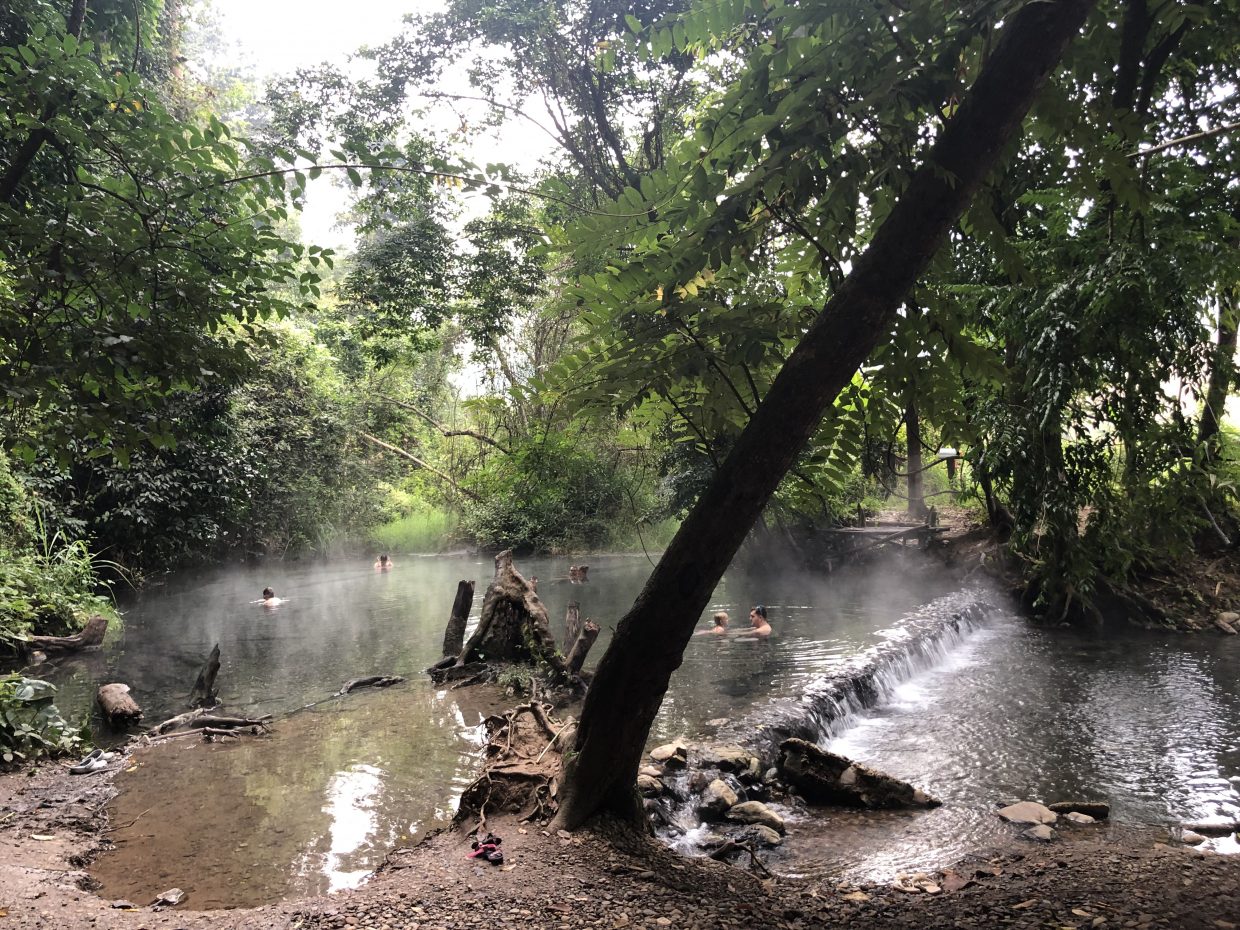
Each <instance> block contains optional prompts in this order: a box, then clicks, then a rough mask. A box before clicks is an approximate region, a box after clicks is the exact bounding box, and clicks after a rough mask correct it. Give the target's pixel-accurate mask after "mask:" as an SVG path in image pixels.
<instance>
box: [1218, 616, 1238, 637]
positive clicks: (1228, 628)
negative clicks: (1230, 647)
mask: <svg viewBox="0 0 1240 930" xmlns="http://www.w3.org/2000/svg"><path fill="white" fill-rule="evenodd" d="M1223 616H1224V615H1223V614H1220V615H1219V616H1217V617H1215V618H1214V625H1215V626H1216V627H1218V628H1219V629H1220V630H1222V631H1223V632H1224V633H1226V634H1227V635H1228V636H1235V635H1236V630H1235V628H1234V627H1233V626H1232V625H1231V624H1230V623H1228V622H1227V621H1226V620H1224V619H1223Z"/></svg>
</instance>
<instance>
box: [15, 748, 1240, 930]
mask: <svg viewBox="0 0 1240 930" xmlns="http://www.w3.org/2000/svg"><path fill="white" fill-rule="evenodd" d="M127 762H128V760H126V759H121V760H118V761H117V762H116V763H115V764H114V765H113V767H112V769H111V770H110V771H108V772H103V773H100V774H98V775H94V776H71V775H69V774H68V773H67V772H66V771H65V770H64V768H63V767H61V766H55V765H46V764H45V765H42V766H40V767H38V768H35V769H29V770H26V771H24V772H15V773H8V774H4V775H0V820H2V822H0V850H2V852H0V915H3V917H4V926H6V927H9V928H21V930H28V928H29V930H33V928H39V930H49V928H53V927H55V928H65V930H76V928H82V930H85V928H93V930H143V928H145V930H153V928H163V927H169V928H172V927H176V928H186V930H196V928H206V927H211V928H216V930H255V928H271V930H294V928H297V930H310V928H325V930H337V928H339V930H348V928H359V930H365V928H372V930H395V928H420V930H429V928H435V927H442V928H451V930H464V928H474V927H479V928H483V927H485V928H489V930H493V928H495V927H497V926H498V927H503V926H514V927H524V926H542V927H556V928H575V927H605V928H614V930H619V928H628V927H631V928H633V930H638V928H649V930H656V928H659V927H665V926H676V927H704V928H705V927H723V926H731V927H750V926H753V927H757V926H761V927H763V928H788V930H793V928H803V927H816V926H854V925H859V924H863V925H864V926H866V927H869V928H875V930H888V928H889V930H914V928H937V927H955V928H965V930H972V928H977V930H983V928H987V930H989V928H993V927H997V926H1006V927H1015V928H1030V930H1032V928H1040V927H1049V926H1054V927H1074V928H1082V930H1083V928H1085V927H1120V928H1147V927H1148V928H1153V927H1168V928H1172V927H1174V928H1187V930H1196V928H1202V930H1234V928H1237V927H1240V904H1237V901H1240V857H1226V856H1218V855H1213V854H1209V853H1198V852H1195V851H1193V850H1191V849H1186V848H1180V847H1173V846H1169V845H1167V844H1165V843H1164V842H1162V841H1161V840H1162V839H1164V837H1163V836H1160V835H1159V834H1158V833H1157V832H1156V831H1122V830H1116V829H1113V830H1112V831H1111V832H1110V833H1106V834H1099V833H1096V832H1092V831H1089V830H1082V831H1079V832H1076V833H1073V832H1069V831H1064V832H1063V833H1062V834H1061V837H1062V838H1061V839H1060V840H1057V841H1056V842H1054V843H1051V844H1045V845H1043V844H1034V843H1031V842H1030V841H1026V840H1020V839H1017V838H1015V831H1013V838H1012V839H1011V840H1010V842H1007V843H1004V844H1001V845H1000V846H999V847H997V848H995V849H991V850H987V851H984V852H979V853H977V854H975V855H972V856H970V857H968V858H967V859H965V860H964V861H962V862H960V863H958V864H957V865H955V866H954V867H953V868H951V869H949V870H947V871H946V872H945V873H944V872H939V873H933V874H932V877H933V878H934V879H935V880H936V882H937V884H938V886H939V887H940V888H941V889H942V891H940V893H938V894H927V893H916V894H910V893H907V892H902V891H899V890H896V889H895V888H894V887H892V886H891V885H888V884H851V883H850V884H844V885H840V884H837V883H835V882H833V881H805V880H796V879H788V878H774V879H768V880H765V881H764V880H760V879H759V878H758V877H756V876H754V875H753V874H751V873H749V872H748V871H745V870H744V869H742V868H738V867H734V866H731V865H726V864H723V863H719V862H714V861H712V860H709V859H687V858H684V857H681V856H678V855H676V854H675V853H674V852H672V851H671V850H669V849H667V848H666V847H664V846H663V845H661V844H659V843H657V842H655V841H654V840H651V839H648V838H646V837H641V836H635V835H633V834H632V833H630V832H628V831H625V830H621V829H618V828H616V827H615V826H614V825H610V824H606V823H604V824H601V825H598V826H596V827H594V828H591V829H585V830H581V831H578V832H577V833H575V834H573V835H558V834H549V833H547V832H545V831H540V830H539V829H537V828H535V827H534V826H532V825H521V824H517V823H515V822H512V821H501V820H495V821H492V823H491V824H490V827H491V828H492V829H493V830H494V831H495V832H496V833H498V834H500V835H501V836H503V838H504V843H503V848H504V851H505V864H504V865H503V866H499V867H497V866H493V865H489V864H486V863H482V862H480V861H478V860H474V859H470V858H468V853H469V845H468V838H467V837H465V836H464V835H462V834H460V833H455V832H450V831H445V832H441V833H437V834H434V835H432V836H430V837H428V838H427V839H426V840H425V841H424V842H422V843H420V844H419V845H417V846H416V847H413V848H402V849H397V850H395V851H394V852H392V853H391V854H390V855H389V856H388V859H387V862H386V863H385V865H384V866H383V867H382V868H381V869H380V871H379V873H378V874H376V875H375V876H374V877H373V878H372V879H371V880H370V881H369V882H367V883H366V884H365V885H363V886H362V887H360V888H358V889H356V890H353V891H348V892H341V893H337V894H332V895H320V896H316V897H312V898H308V899H303V900H295V901H288V902H283V903H279V904H272V905H266V906H261V907H256V908H243V909H235V910H227V911H196V910H194V909H193V908H194V902H193V900H192V899H190V900H187V901H186V902H185V903H184V904H182V905H180V906H179V907H176V908H169V909H164V910H154V909H152V908H150V907H148V906H146V905H149V904H150V902H146V901H141V902H133V904H135V905H142V906H140V907H137V908H134V909H128V908H124V907H117V906H115V905H116V903H117V902H112V901H107V900H104V899H102V898H99V897H97V896H96V895H95V894H94V893H93V892H92V891H91V890H90V887H89V886H90V877H89V875H88V873H86V872H85V871H84V869H83V867H84V866H85V865H86V864H87V863H88V862H89V860H90V859H91V858H92V857H93V856H94V855H96V854H97V853H98V852H99V851H100V850H101V849H102V848H103V846H104V845H106V843H107V837H108V835H109V832H108V831H109V830H110V829H111V825H109V824H108V823H107V820H106V814H105V813H104V807H105V805H106V801H107V799H108V797H109V796H110V794H111V791H112V777H113V775H114V773H115V772H116V771H118V770H120V769H121V768H122V767H123V766H125V765H126V764H127ZM522 831H524V832H522ZM253 839H255V840H256V841H257V840H259V839H261V838H253Z"/></svg>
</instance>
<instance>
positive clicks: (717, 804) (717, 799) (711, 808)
mask: <svg viewBox="0 0 1240 930" xmlns="http://www.w3.org/2000/svg"><path fill="white" fill-rule="evenodd" d="M739 801H740V798H738V797H737V796H736V792H735V791H733V790H732V789H731V788H730V787H728V784H727V783H726V782H725V781H723V780H722V779H720V778H716V779H715V780H714V781H712V782H711V783H710V784H709V785H707V786H706V790H705V791H703V792H702V797H701V799H700V800H699V801H698V813H699V814H701V815H702V816H703V817H705V818H707V819H715V820H717V819H719V818H721V817H722V816H723V815H724V814H726V813H727V812H728V811H729V810H730V809H732V808H733V807H735V806H736V804H737V803H738V802H739Z"/></svg>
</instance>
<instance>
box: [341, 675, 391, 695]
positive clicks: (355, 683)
mask: <svg viewBox="0 0 1240 930" xmlns="http://www.w3.org/2000/svg"><path fill="white" fill-rule="evenodd" d="M404 680H405V679H403V678H402V677H401V676H399V675H370V676H368V677H366V678H351V679H349V680H348V681H346V682H345V683H344V684H343V685H341V686H340V690H339V691H337V692H336V693H337V694H348V693H349V692H350V691H356V690H357V689H358V688H388V687H391V686H392V685H398V684H400V683H401V682H402V681H404Z"/></svg>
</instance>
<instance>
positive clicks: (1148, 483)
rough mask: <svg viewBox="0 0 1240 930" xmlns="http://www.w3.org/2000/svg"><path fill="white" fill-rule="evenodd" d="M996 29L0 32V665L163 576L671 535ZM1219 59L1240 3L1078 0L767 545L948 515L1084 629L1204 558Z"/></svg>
mask: <svg viewBox="0 0 1240 930" xmlns="http://www.w3.org/2000/svg"><path fill="white" fill-rule="evenodd" d="M1021 6H1022V3H1021V2H1020V0H977V2H967V3H962V4H958V5H948V6H944V5H942V4H936V3H929V2H915V3H911V4H895V3H889V2H885V0H883V2H878V3H873V2H870V0H866V2H854V0H829V2H828V0H809V2H807V0H774V2H771V0H766V2H756V0H722V2H721V0H702V2H699V0H650V2H643V3H638V4H636V5H633V4H618V3H615V2H612V0H597V2H595V0H555V2H550V3H542V2H540V3H534V2H526V0H514V2H512V3H507V4H502V5H498V6H495V5H486V4H479V3H476V2H474V0H450V2H449V3H447V4H446V6H445V7H444V9H443V10H442V11H441V12H438V13H434V14H429V15H414V16H411V17H410V18H409V19H408V20H407V24H406V26H405V32H404V33H403V34H401V35H399V36H394V37H393V38H392V41H391V42H390V43H388V44H384V45H379V46H375V47H371V48H369V49H366V50H363V51H362V52H361V53H359V54H360V56H361V58H362V60H364V61H365V62H367V64H368V65H369V67H368V68H367V69H364V71H365V73H366V74H368V75H369V76H368V77H365V78H361V79H358V78H355V77H353V76H351V74H352V72H348V73H346V71H345V70H344V69H342V68H341V67H339V66H336V65H331V64H325V65H324V66H322V67H320V68H314V69H307V70H304V71H300V72H298V73H295V74H290V75H285V76H283V77H281V78H278V79H276V80H274V81H272V82H270V84H269V85H268V86H267V87H266V88H265V90H264V89H262V88H258V87H256V86H247V84H246V82H245V81H244V80H243V79H239V77H238V75H237V74H236V73H235V72H233V71H231V70H229V69H227V68H222V67H221V66H220V65H219V63H218V61H217V60H216V58H215V57H213V53H212V50H211V49H210V48H209V30H205V31H204V30H202V29H201V28H200V24H199V23H198V19H197V17H198V14H199V13H200V12H201V11H200V10H199V9H198V8H197V6H196V4H195V3H194V2H192V0H140V2H138V3H136V4H121V3H112V2H107V0H17V2H15V3H13V4H10V5H9V6H7V7H6V8H5V10H4V11H3V12H2V13H0V95H2V96H3V99H4V101H5V103H6V107H5V109H4V112H3V113H2V114H0V228H2V229H3V236H0V380H2V383H3V387H4V392H3V398H2V403H3V407H2V408H0V424H2V428H0V437H2V439H3V447H4V459H3V460H0V465H2V466H3V469H2V470H0V478H2V479H3V480H0V498H2V500H0V510H2V511H3V513H2V514H0V516H2V517H3V521H4V524H5V526H4V531H3V535H4V538H5V540H6V541H5V543H4V544H3V551H2V552H0V565H2V568H0V571H2V572H3V573H4V581H3V584H0V637H4V638H5V639H7V640H9V641H12V640H15V639H17V638H19V637H20V636H21V635H22V634H23V633H25V632H28V631H29V630H31V629H34V628H38V629H41V630H59V629H65V628H68V627H71V626H73V624H74V622H75V621H77V620H80V619H81V618H82V617H84V616H85V615H86V614H87V613H89V612H91V611H95V610H100V609H103V606H102V604H103V603H106V601H101V596H102V595H106V592H105V591H104V590H103V589H102V588H100V586H99V585H100V579H102V578H110V579H112V580H114V581H116V580H120V579H124V580H125V581H127V582H134V581H137V582H140V581H141V579H142V577H143V576H144V575H147V574H151V573H157V572H161V571H165V570H168V569H170V568H172V567H173V566H180V565H185V564H190V563H194V562H210V561H217V560H223V559H231V558H263V557H299V556H312V555H322V554H342V553H350V552H362V551H367V550H370V551H373V550H374V549H375V548H377V547H380V546H381V547H383V548H385V549H386V548H392V549H406V550H407V549H410V548H413V547H421V546H429V547H432V548H433V547H435V546H448V545H453V544H457V543H459V542H465V543H468V544H473V545H478V546H484V547H507V546H514V547H519V548H522V549H527V550H554V551H564V552H570V551H573V550H580V549H596V548H604V547H608V546H618V545H619V546H629V545H634V544H636V543H641V544H647V545H651V544H653V545H658V544H661V543H662V542H665V541H666V536H667V531H668V529H669V528H670V527H674V526H675V523H676V521H677V520H678V519H679V518H680V517H682V516H683V515H684V513H685V512H686V511H687V510H688V508H689V507H690V506H691V505H692V503H693V502H694V501H695V500H696V499H697V497H698V495H699V494H700V493H701V491H702V490H703V488H705V487H706V486H707V485H708V484H709V483H710V482H711V480H712V479H713V478H714V476H715V475H716V474H717V472H718V469H719V467H720V463H721V462H723V461H724V460H725V459H726V458H727V456H728V453H729V452H730V450H731V449H732V448H733V447H734V445H735V443H736V441H737V438H738V436H739V435H740V433H741V431H742V430H743V429H744V428H745V426H746V424H747V423H748V422H749V421H750V418H751V417H752V416H753V414H754V412H755V410H757V409H758V407H759V406H760V405H761V404H762V403H763V401H764V399H765V398H766V396H767V394H768V391H769V389H770V387H771V384H772V382H773V380H774V379H775V377H776V375H777V374H778V372H779V371H780V369H781V366H782V365H783V363H784V361H785V360H786V359H787V357H788V355H789V354H790V352H791V351H792V350H793V349H794V347H795V346H796V345H797V343H798V342H799V341H800V340H801V339H802V337H803V336H804V334H805V332H806V330H807V328H808V326H809V324H810V321H811V320H812V319H814V317H815V316H816V315H817V313H818V311H819V310H820V309H821V308H822V306H823V305H824V303H825V302H826V301H827V300H829V299H830V298H831V297H832V295H833V294H835V293H836V292H837V290H838V289H839V288H840V287H841V284H842V282H843V281H844V280H845V278H846V276H847V274H848V273H849V271H850V269H852V268H853V267H854V265H855V263H856V262H857V260H858V258H859V256H861V255H862V253H863V252H864V250H865V248H866V246H867V245H868V244H869V243H870V242H871V240H872V238H873V236H874V234H875V231H876V230H877V229H878V227H879V226H880V225H881V224H882V222H883V220H884V219H885V218H886V217H887V216H888V215H889V214H890V213H891V211H892V209H893V207H894V205H895V204H896V203H897V201H898V200H899V198H900V197H901V195H902V194H903V193H904V192H905V190H906V189H907V187H908V185H909V183H910V179H911V178H912V176H913V172H914V169H915V167H916V165H917V164H918V160H919V158H920V157H921V156H922V155H923V154H924V153H925V151H926V150H927V149H928V147H929V146H930V145H932V144H933V143H934V141H935V140H936V139H937V138H938V137H939V136H940V135H941V134H942V132H943V131H944V128H945V127H946V126H948V125H950V123H951V121H952V119H953V118H954V117H955V115H956V113H957V110H958V108H959V106H960V104H961V101H962V100H963V99H964V97H965V95H966V90H967V88H968V87H969V85H970V84H971V82H972V81H973V80H974V78H975V77H976V76H977V74H978V73H979V71H980V69H981V68H982V67H983V66H984V65H985V63H986V62H987V60H988V56H990V55H991V53H992V51H993V50H994V48H995V47H996V41H997V39H996V37H997V36H1000V35H1001V34H1002V24H1003V23H1004V22H1005V21H1006V20H1007V19H1009V18H1010V17H1011V16H1012V15H1013V14H1014V12H1015V11H1016V10H1018V9H1019V8H1020V7H1021ZM1238 61H1240V8H1238V7H1237V3H1236V2H1235V0H1204V2H1197V0H1191V2H1183V0H1167V2H1163V3H1152V2H1150V0H1106V2H1101V3H1099V4H1097V5H1096V6H1095V7H1094V8H1093V11H1092V13H1091V14H1090V17H1089V20H1088V23H1087V25H1086V27H1085V38H1084V39H1083V40H1082V41H1081V42H1078V43H1077V44H1075V45H1074V46H1073V47H1072V49H1071V51H1070V52H1069V53H1068V55H1067V57H1066V58H1065V59H1064V60H1063V62H1062V63H1061V64H1060V66H1059V68H1058V69H1057V71H1056V72H1055V75H1054V77H1053V79H1052V80H1051V82H1050V84H1049V85H1048V86H1047V87H1046V88H1045V89H1044V90H1043V91H1042V93H1041V94H1040V95H1039V97H1038V100H1037V103H1036V104H1035V107H1034V110H1033V113H1032V114H1031V115H1030V116H1029V118H1028V119H1027V120H1026V121H1025V132H1024V134H1023V136H1022V137H1021V138H1020V140H1019V141H1018V142H1016V143H1013V144H1012V145H1010V146H1009V147H1008V148H1007V149H1006V150H1005V151H1004V152H1003V153H1002V155H1001V157H1000V158H999V161H998V165H997V167H996V168H995V169H994V170H993V171H992V172H991V173H990V177H989V179H988V181H987V183H986V185H985V188H984V190H983V192H982V194H981V195H980V196H979V197H978V198H977V199H976V200H975V202H974V203H973V204H972V206H971V208H970V209H969V210H968V212H967V214H966V216H965V217H964V219H963V220H962V221H961V222H960V223H959V224H957V225H956V226H955V229H954V231H953V233H952V235H951V236H950V238H949V241H948V242H947V244H946V246H945V247H944V248H942V249H941V250H940V251H939V253H938V257H937V259H936V260H935V262H934V263H933V265H932V266H931V268H930V271H929V272H928V273H927V274H925V275H924V276H923V277H922V278H921V279H920V281H919V283H918V284H917V285H916V286H915V287H914V288H913V290H912V291H911V292H910V293H908V295H907V297H906V299H905V301H904V304H903V307H902V308H901V310H900V312H899V314H898V316H897V319H896V322H895V324H894V325H893V326H891V327H890V328H889V330H888V331H886V332H885V334H884V336H883V338H882V339H880V340H879V343H878V345H877V346H876V347H875V348H874V350H873V351H872V352H871V354H870V357H869V358H868V359H867V361H866V362H865V363H864V364H863V365H862V366H860V367H859V368H858V369H857V370H856V371H855V373H854V374H853V376H852V378H851V382H850V383H849V385H848V386H847V387H846V388H845V390H844V391H843V392H842V393H841V394H840V395H839V397H838V398H837V400H836V401H835V403H834V405H833V407H832V408H831V410H830V411H829V413H828V415H827V416H826V418H825V419H824V420H823V422H822V423H821V425H820V427H819V428H818V430H817V431H816V432H815V434H814V435H813V437H812V438H811V440H810V442H809V443H808V445H807V446H806V447H805V448H804V450H803V451H802V453H801V455H800V456H799V458H798V460H797V462H796V464H795V466H794V467H793V468H792V469H791V471H790V472H789V473H788V475H787V476H786V477H785V478H784V480H783V482H782V484H781V485H780V488H779V490H778V492H777V493H776V495H775V497H774V498H773V499H772V501H771V503H770V504H769V505H768V506H767V508H766V510H765V512H764V514H763V516H762V518H761V520H760V522H759V526H758V530H757V532H759V533H760V534H761V535H760V539H761V540H762V545H764V546H766V545H769V544H770V540H771V539H772V538H773V534H778V536H779V538H780V539H781V540H784V541H786V542H788V543H789V544H791V545H794V546H796V547H800V548H801V550H802V553H803V555H804V556H805V557H806V558H807V559H812V558H813V557H814V550H813V547H812V545H809V544H808V543H809V542H810V541H812V538H813V530H814V529H815V528H817V527H822V526H826V525H832V524H838V523H841V522H847V521H850V520H853V519H855V518H856V516H857V514H858V511H859V510H861V511H867V510H868V511H874V510H877V509H880V508H884V507H886V508H896V509H906V508H907V509H908V510H909V511H910V512H911V513H914V514H915V515H922V514H924V512H925V511H926V509H927V508H928V507H929V506H930V505H931V504H939V505H942V504H944V503H947V502H949V501H951V500H956V501H957V502H959V503H962V504H963V505H965V506H967V507H974V508H975V509H976V510H977V511H978V514H979V518H980V519H986V520H989V521H991V522H992V523H993V524H994V525H995V526H996V527H997V528H999V529H1000V530H1001V531H1002V532H1003V533H1005V534H1007V535H1009V536H1010V540H1011V547H1012V551H1013V552H1014V553H1015V554H1016V555H1017V557H1018V558H1019V559H1020V560H1021V563H1022V565H1023V567H1024V572H1025V574H1026V576H1027V578H1028V582H1029V587H1028V597H1029V602H1030V604H1031V605H1032V606H1034V607H1035V608H1036V609H1038V610H1040V611H1043V612H1045V613H1047V614H1049V615H1051V616H1055V617H1069V616H1071V617H1081V616H1090V615H1092V614H1093V613H1095V611H1096V609H1097V605H1098V604H1099V603H1102V602H1103V601H1107V600H1108V599H1110V600H1113V599H1114V598H1115V597H1121V598H1125V597H1127V598H1131V586H1132V584H1133V582H1134V581H1135V580H1137V579H1138V578H1139V577H1140V576H1141V575H1142V574H1143V573H1146V572H1148V571H1150V570H1151V569H1152V568H1154V567H1163V566H1165V565H1166V564H1167V563H1168V562H1169V561H1172V560H1175V559H1177V558H1185V557H1189V556H1190V555H1191V554H1193V553H1195V552H1197V551H1199V550H1201V549H1202V547H1230V546H1231V545H1232V544H1233V542H1234V540H1235V539H1236V538H1237V534H1238V533H1240V525H1238V524H1237V521H1236V518H1235V510H1236V504H1237V501H1236V486H1235V484H1234V482H1233V480H1232V477H1233V474H1234V469H1233V466H1232V465H1231V464H1230V460H1229V455H1228V453H1227V449H1226V442H1225V435H1226V433H1225V431H1224V430H1222V429H1221V424H1222V420H1223V412H1224V407H1225V405H1226V400H1227V398H1228V396H1229V395H1230V393H1231V390H1232V388H1233V386H1234V382H1235V374H1236V373H1235V366H1234V354H1235V347H1236V323H1237V321H1236V314H1237V310H1238V309H1240V308H1238V299H1240V296H1238V295H1240V204H1238V202H1237V200H1238V198H1240V188H1238V185H1237V182H1236V178H1237V177H1238V176H1240V172H1238V171H1237V168H1238V165H1237V158H1238V152H1237V142H1236V130H1235V126H1236V123H1237V111H1238V110H1240V88H1237V85H1236V78H1235V75H1236V64H1237V62H1238ZM462 74H465V75H467V77H461V75H462ZM445 113H448V114H451V118H450V119H448V120H445V119H443V118H442V117H443V114H445ZM518 125H520V126H525V127H527V128H529V129H531V131H534V132H537V133H538V134H539V135H540V136H541V137H542V138H549V139H550V140H552V142H553V147H552V149H551V151H550V154H549V155H547V156H545V157H544V158H542V160H541V161H539V162H538V164H537V165H532V164H530V163H528V162H525V163H513V164H504V163H488V164H473V163H471V161H470V160H469V159H470V157H471V153H473V152H476V151H479V150H482V151H487V150H488V147H490V148H491V149H494V147H495V143H494V139H495V138H503V136H502V134H503V133H505V132H508V131H510V130H511V127H513V126H518ZM443 127H446V128H443ZM496 134H499V135H496ZM485 160H487V161H490V162H499V161H500V160H501V159H500V158H499V157H497V156H494V155H492V156H491V157H490V158H489V159H485ZM329 183H334V184H339V185H344V186H346V187H347V188H348V189H349V190H350V191H351V197H352V200H351V204H350V208H349V211H348V216H347V220H348V222H349V223H350V224H352V226H353V228H354V229H355V230H356V234H357V242H356V246H355V248H353V249H352V250H351V251H350V253H349V254H347V255H336V254H334V253H333V252H332V250H330V249H324V248H321V247H319V246H318V245H316V244H313V243H309V242H305V241H303V236H302V235H301V233H300V231H299V227H298V223H297V215H298V209H299V208H300V207H301V206H302V205H303V203H304V201H305V198H306V196H307V191H312V190H313V189H314V185H324V184H329ZM910 437H912V438H911V440H910ZM943 447H951V448H953V449H958V450H960V452H961V454H962V456H963V461H962V463H961V464H962V470H961V473H960V474H959V475H958V476H957V477H956V478H955V479H954V480H953V482H952V484H951V486H950V487H949V485H948V482H947V479H946V477H945V467H944V466H943V465H942V464H940V463H939V460H938V458H936V454H937V452H938V450H939V449H940V448H943ZM923 468H924V469H925V472H924V474H923V473H922V469H923ZM927 495H929V496H927ZM428 527H431V528H433V529H431V530H429V531H428V530H427V528H428Z"/></svg>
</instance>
